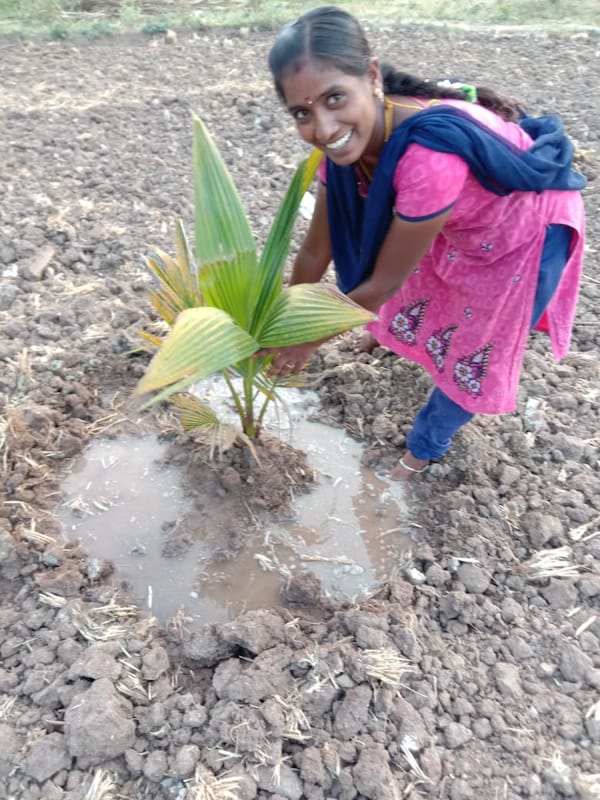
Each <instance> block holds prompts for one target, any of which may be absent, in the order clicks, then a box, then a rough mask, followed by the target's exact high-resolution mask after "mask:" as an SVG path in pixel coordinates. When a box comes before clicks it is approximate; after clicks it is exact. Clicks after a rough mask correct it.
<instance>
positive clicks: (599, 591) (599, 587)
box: [577, 575, 600, 600]
mask: <svg viewBox="0 0 600 800" xmlns="http://www.w3.org/2000/svg"><path fill="white" fill-rule="evenodd" d="M577 586H578V588H579V592H580V594H581V596H582V597H583V598H584V599H586V600H591V599H592V598H593V597H598V596H599V595H600V575H587V576H586V577H585V578H581V579H580V581H579V583H578V584H577Z"/></svg>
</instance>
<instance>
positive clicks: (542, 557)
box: [523, 545, 580, 581]
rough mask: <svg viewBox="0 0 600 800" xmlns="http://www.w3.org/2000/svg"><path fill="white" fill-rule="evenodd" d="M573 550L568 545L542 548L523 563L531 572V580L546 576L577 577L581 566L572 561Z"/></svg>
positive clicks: (543, 578)
mask: <svg viewBox="0 0 600 800" xmlns="http://www.w3.org/2000/svg"><path fill="white" fill-rule="evenodd" d="M571 557H572V551H571V548H570V547H568V546H566V545H565V546H564V547H556V548H554V549H553V550H540V552H539V553H536V554H535V555H534V556H533V558H530V559H529V561H526V562H525V564H524V565H523V566H524V568H525V570H526V572H528V573H529V580H531V581H540V580H545V579H546V578H576V577H577V576H578V575H579V570H580V567H579V565H578V564H573V563H572V561H571Z"/></svg>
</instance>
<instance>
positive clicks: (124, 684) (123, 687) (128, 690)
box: [115, 646, 150, 701]
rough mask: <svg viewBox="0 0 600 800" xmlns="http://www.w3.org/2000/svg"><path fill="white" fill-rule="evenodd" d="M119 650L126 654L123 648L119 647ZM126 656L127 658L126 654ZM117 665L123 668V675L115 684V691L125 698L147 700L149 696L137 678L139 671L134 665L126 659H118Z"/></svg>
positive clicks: (138, 677)
mask: <svg viewBox="0 0 600 800" xmlns="http://www.w3.org/2000/svg"><path fill="white" fill-rule="evenodd" d="M121 650H123V651H124V652H125V653H127V651H126V650H125V648H124V647H123V646H121ZM127 655H128V656H129V654H128V653H127ZM119 663H120V664H121V665H122V666H123V670H124V674H123V677H122V678H121V679H120V680H118V681H117V682H116V683H115V689H116V690H117V691H118V692H121V694H124V695H125V696H126V697H131V698H134V699H135V698H137V699H142V700H144V701H145V700H149V699H150V694H149V692H148V690H147V689H146V688H145V687H144V684H143V683H142V680H141V678H140V676H139V669H138V668H137V667H136V666H135V665H134V664H131V663H130V662H129V661H127V659H126V658H120V659H119Z"/></svg>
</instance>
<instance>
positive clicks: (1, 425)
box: [0, 417, 8, 472]
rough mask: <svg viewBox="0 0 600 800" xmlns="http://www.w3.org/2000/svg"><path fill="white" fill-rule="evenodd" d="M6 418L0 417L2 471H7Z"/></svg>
mask: <svg viewBox="0 0 600 800" xmlns="http://www.w3.org/2000/svg"><path fill="white" fill-rule="evenodd" d="M7 432H8V420H7V419H6V417H0V453H2V471H3V472H8V435H7Z"/></svg>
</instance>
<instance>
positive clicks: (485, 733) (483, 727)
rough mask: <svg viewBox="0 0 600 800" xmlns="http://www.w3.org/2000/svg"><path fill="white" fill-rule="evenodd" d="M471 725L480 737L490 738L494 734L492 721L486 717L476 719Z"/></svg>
mask: <svg viewBox="0 0 600 800" xmlns="http://www.w3.org/2000/svg"><path fill="white" fill-rule="evenodd" d="M471 727H472V729H473V733H474V734H475V736H477V738H478V739H489V738H490V736H491V735H492V726H491V725H490V721H489V720H488V719H486V718H485V717H481V718H480V719H476V720H475V721H474V722H473V725H472V726H471Z"/></svg>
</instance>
